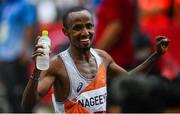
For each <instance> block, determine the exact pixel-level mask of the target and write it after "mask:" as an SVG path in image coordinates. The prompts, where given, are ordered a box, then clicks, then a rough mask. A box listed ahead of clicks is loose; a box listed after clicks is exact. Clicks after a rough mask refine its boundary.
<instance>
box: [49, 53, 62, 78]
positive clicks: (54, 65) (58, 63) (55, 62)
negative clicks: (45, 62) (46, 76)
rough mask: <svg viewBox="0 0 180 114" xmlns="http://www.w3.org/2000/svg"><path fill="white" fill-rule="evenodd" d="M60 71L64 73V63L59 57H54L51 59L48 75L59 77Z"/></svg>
mask: <svg viewBox="0 0 180 114" xmlns="http://www.w3.org/2000/svg"><path fill="white" fill-rule="evenodd" d="M62 71H65V66H64V63H63V61H62V59H61V57H60V56H59V55H55V56H54V57H52V58H51V61H50V66H49V69H48V73H50V74H52V75H57V74H58V75H60V73H61V72H62Z"/></svg>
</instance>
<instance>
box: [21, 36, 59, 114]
mask: <svg viewBox="0 0 180 114" xmlns="http://www.w3.org/2000/svg"><path fill="white" fill-rule="evenodd" d="M38 39H39V37H37V39H36V46H35V50H34V52H33V54H32V59H33V60H34V63H35V64H36V58H37V56H42V55H44V52H43V51H42V50H39V49H40V48H43V46H42V45H38V44H37V41H38ZM55 65H56V62H54V60H53V61H52V62H51V64H50V67H49V69H48V70H46V71H41V70H38V69H37V68H36V67H35V68H34V71H33V74H32V76H30V78H29V81H28V83H27V86H26V88H25V90H24V93H23V97H22V102H21V106H22V109H23V110H24V111H25V112H31V111H32V109H33V107H34V106H35V105H36V103H37V101H38V99H39V98H40V97H42V96H44V95H46V94H47V93H48V91H49V90H50V88H51V86H52V85H53V83H54V80H55V76H54V74H53V73H54V68H56V66H55ZM39 79H40V80H39Z"/></svg>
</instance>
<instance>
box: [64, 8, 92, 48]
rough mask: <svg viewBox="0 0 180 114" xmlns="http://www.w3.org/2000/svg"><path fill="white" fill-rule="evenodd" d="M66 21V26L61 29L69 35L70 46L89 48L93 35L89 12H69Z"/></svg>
mask: <svg viewBox="0 0 180 114" xmlns="http://www.w3.org/2000/svg"><path fill="white" fill-rule="evenodd" d="M66 22H67V23H66V24H67V27H65V28H64V29H63V31H64V34H65V35H67V36H68V37H69V40H70V43H71V46H73V47H75V48H78V49H83V50H89V49H90V48H91V45H92V38H93V35H94V23H93V17H92V15H91V14H90V12H89V11H87V10H82V11H76V12H71V13H69V14H68V17H67V20H66Z"/></svg>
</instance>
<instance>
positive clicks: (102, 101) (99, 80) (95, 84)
mask: <svg viewBox="0 0 180 114" xmlns="http://www.w3.org/2000/svg"><path fill="white" fill-rule="evenodd" d="M90 52H91V54H92V56H94V57H95V61H96V66H97V74H96V76H95V77H94V78H93V79H87V78H85V77H84V76H82V75H81V73H80V72H79V71H78V69H77V68H76V66H75V63H74V61H73V59H72V58H71V56H70V54H69V51H68V50H65V51H64V52H61V53H60V54H59V55H60V57H61V58H62V60H63V62H64V64H65V68H66V71H67V73H68V77H69V80H70V94H69V96H68V98H67V99H66V100H64V101H63V102H58V101H56V100H55V96H54V94H52V102H53V106H54V108H55V112H56V113H92V112H106V96H107V87H106V69H105V66H104V64H103V63H102V60H101V58H100V56H99V55H98V54H97V52H96V51H95V50H94V49H92V48H91V49H90Z"/></svg>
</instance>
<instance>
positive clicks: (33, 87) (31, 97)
mask: <svg viewBox="0 0 180 114" xmlns="http://www.w3.org/2000/svg"><path fill="white" fill-rule="evenodd" d="M39 76H40V71H37V70H36V69H35V70H34V72H33V74H32V77H31V78H30V79H29V81H28V84H27V86H26V88H25V90H24V93H23V97H22V103H21V107H22V109H23V110H24V111H26V112H31V111H32V109H33V107H34V105H35V104H36V102H37V100H38V97H39V96H38V92H37V87H38V79H39Z"/></svg>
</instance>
